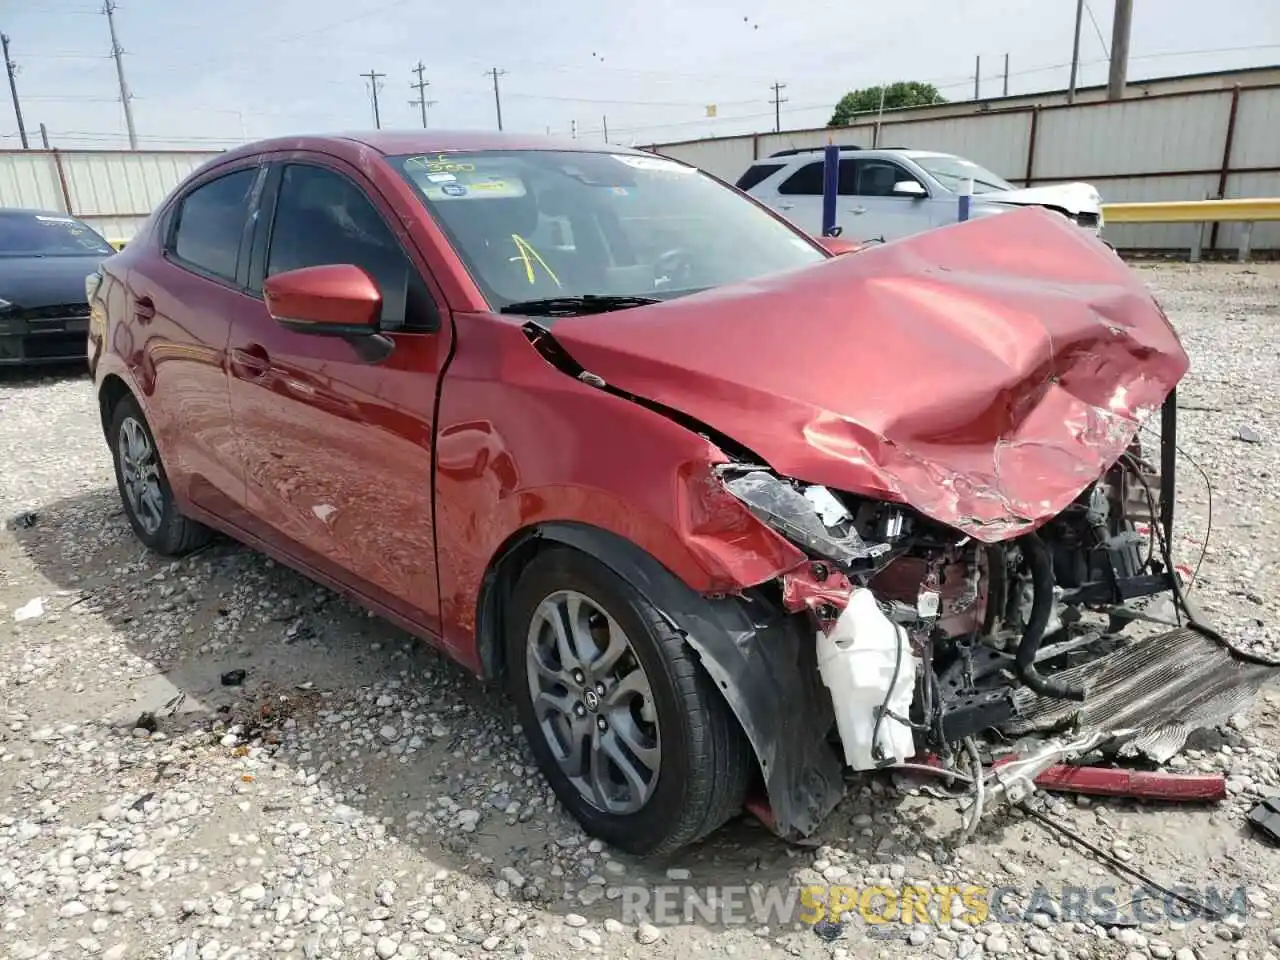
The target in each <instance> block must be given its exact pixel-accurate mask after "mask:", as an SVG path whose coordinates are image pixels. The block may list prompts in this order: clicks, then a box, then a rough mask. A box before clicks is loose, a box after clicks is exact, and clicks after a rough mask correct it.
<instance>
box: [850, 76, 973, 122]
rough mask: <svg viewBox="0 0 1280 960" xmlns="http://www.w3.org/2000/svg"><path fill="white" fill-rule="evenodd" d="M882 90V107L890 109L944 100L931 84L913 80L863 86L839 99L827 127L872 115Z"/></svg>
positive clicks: (877, 109) (943, 101)
mask: <svg viewBox="0 0 1280 960" xmlns="http://www.w3.org/2000/svg"><path fill="white" fill-rule="evenodd" d="M881 90H883V91H884V108H885V109H886V110H894V109H897V108H898V107H920V106H924V105H925V104H929V103H946V102H947V98H946V97H944V96H942V94H940V93H938V88H937V87H935V86H934V85H933V84H932V83H919V82H917V81H915V80H906V81H899V82H898V83H891V84H889V86H887V87H880V86H874V87H863V88H862V89H861V90H852V91H850V92H849V93H846V94H845V95H844V96H843V97H841V98H840V102H839V103H837V104H836V109H835V113H833V114H831V119H830V120H829V121H827V126H828V127H843V126H847V125H848V124H850V123H852V122H853V118H854V114H858V113H876V112H877V111H879V109H880V91H881Z"/></svg>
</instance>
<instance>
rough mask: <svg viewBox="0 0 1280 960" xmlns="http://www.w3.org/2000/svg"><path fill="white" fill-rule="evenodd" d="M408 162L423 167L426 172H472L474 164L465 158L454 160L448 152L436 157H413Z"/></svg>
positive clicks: (474, 167)
mask: <svg viewBox="0 0 1280 960" xmlns="http://www.w3.org/2000/svg"><path fill="white" fill-rule="evenodd" d="M409 163H412V164H414V165H415V166H419V167H423V168H424V169H425V170H426V171H427V173H474V172H475V169H476V165H475V164H474V163H467V162H466V161H465V160H455V159H453V158H452V157H450V156H449V155H448V154H445V153H441V154H438V155H437V156H436V157H434V158H432V157H414V158H412V159H411V160H410V161H409Z"/></svg>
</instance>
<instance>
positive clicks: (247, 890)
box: [240, 883, 267, 903]
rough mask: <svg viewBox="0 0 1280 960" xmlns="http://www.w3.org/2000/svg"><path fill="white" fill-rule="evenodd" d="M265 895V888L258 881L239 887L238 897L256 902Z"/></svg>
mask: <svg viewBox="0 0 1280 960" xmlns="http://www.w3.org/2000/svg"><path fill="white" fill-rule="evenodd" d="M266 895H267V888H266V887H264V886H263V885H262V884H260V883H251V884H249V885H247V886H244V887H241V888H240V899H241V900H247V901H249V902H250V903H256V902H257V901H259V900H261V899H262V898H263V897H265V896H266Z"/></svg>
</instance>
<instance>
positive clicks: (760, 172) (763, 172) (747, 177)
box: [734, 163, 784, 190]
mask: <svg viewBox="0 0 1280 960" xmlns="http://www.w3.org/2000/svg"><path fill="white" fill-rule="evenodd" d="M783 166H784V164H781V163H757V164H754V165H752V166H750V167H748V168H747V172H746V173H744V174H743V175H742V176H740V177H739V178H738V182H737V183H735V184H734V186H735V187H737V188H738V189H739V190H750V189H751V188H752V187H754V186H755V185H756V184H757V183H760V182H761V181H762V180H768V179H769V178H770V177H772V176H773V175H774V174H775V173H777V172H778V171H779V170H781V169H782V168H783Z"/></svg>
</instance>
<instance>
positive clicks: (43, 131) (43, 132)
mask: <svg viewBox="0 0 1280 960" xmlns="http://www.w3.org/2000/svg"><path fill="white" fill-rule="evenodd" d="M40 142H41V143H42V144H44V148H45V149H46V150H48V149H49V128H48V127H46V126H45V125H44V124H43V123H42V124H40Z"/></svg>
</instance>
